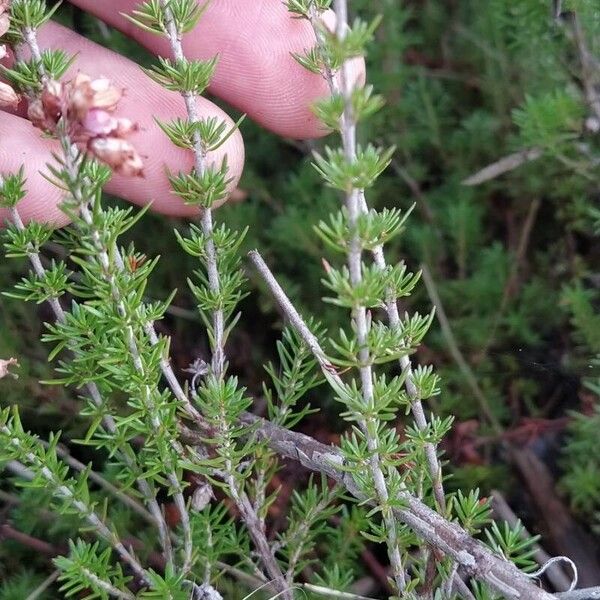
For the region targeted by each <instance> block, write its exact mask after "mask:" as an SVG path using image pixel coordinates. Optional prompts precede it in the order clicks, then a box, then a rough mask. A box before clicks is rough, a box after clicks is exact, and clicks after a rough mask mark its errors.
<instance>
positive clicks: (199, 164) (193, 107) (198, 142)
mask: <svg viewBox="0 0 600 600" xmlns="http://www.w3.org/2000/svg"><path fill="white" fill-rule="evenodd" d="M160 3H161V5H162V7H163V10H164V15H165V27H166V33H167V37H168V40H169V44H170V46H171V52H172V53H173V57H174V58H175V60H177V61H183V60H185V55H184V53H183V45H182V41H181V37H182V36H181V32H180V31H178V29H177V26H176V24H175V21H174V19H173V13H172V12H171V8H170V7H169V2H168V1H167V0H160ZM181 96H182V98H183V101H184V103H185V108H186V111H187V115H188V119H189V121H190V123H198V122H200V115H199V114H198V106H197V100H198V96H197V95H196V94H194V93H193V92H189V91H188V92H182V94H181ZM193 142H194V148H193V153H194V168H195V170H196V173H197V174H198V175H202V174H203V173H204V172H205V169H206V155H207V152H206V148H205V147H204V144H203V143H202V139H201V137H200V134H199V133H198V132H197V131H195V132H194V134H193ZM200 223H201V226H202V232H203V233H204V235H205V239H206V242H205V250H206V269H207V274H208V284H209V287H210V291H211V292H212V294H213V295H214V296H215V297H217V296H219V294H220V292H221V279H220V275H219V268H218V261H217V250H216V248H215V243H214V239H213V220H212V210H211V209H210V208H208V207H206V208H204V210H203V211H202V215H201V219H200ZM212 322H213V338H214V339H213V344H212V346H213V347H212V353H213V356H212V371H213V374H214V375H215V376H216V377H217V378H218V379H221V378H222V377H223V375H224V373H225V316H224V314H223V309H222V308H217V309H216V310H214V311H213V314H212Z"/></svg>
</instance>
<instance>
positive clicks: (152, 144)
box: [2, 23, 244, 216]
mask: <svg viewBox="0 0 600 600" xmlns="http://www.w3.org/2000/svg"><path fill="white" fill-rule="evenodd" d="M39 43H40V46H41V47H43V48H62V49H63V50H65V51H67V52H69V53H73V54H75V53H76V54H77V60H76V62H75V65H74V66H73V67H72V69H71V72H70V73H69V74H67V75H66V78H69V77H70V76H72V75H73V74H74V73H75V72H76V71H77V70H80V71H82V72H84V73H87V74H88V75H90V76H92V77H94V76H106V77H109V78H110V79H111V80H112V81H113V83H114V84H115V85H116V86H117V87H122V88H123V89H125V95H124V96H123V98H122V99H121V101H120V102H119V105H118V108H117V110H116V112H115V116H117V117H128V118H130V119H132V120H133V121H135V122H137V123H138V125H139V127H140V128H139V131H137V132H136V133H134V134H132V135H131V137H130V138H128V139H130V141H131V142H132V143H133V144H134V146H135V147H136V149H137V150H138V152H139V153H140V154H141V155H142V156H143V158H144V174H145V176H144V177H143V178H139V177H136V178H133V177H124V176H121V175H116V174H115V175H113V177H112V179H111V181H110V182H109V184H108V185H107V187H106V189H107V191H108V192H110V193H112V194H115V195H117V196H120V197H121V198H125V199H126V200H129V201H131V202H135V203H136V204H147V203H149V202H152V208H153V209H154V210H157V211H159V212H162V213H165V214H169V215H176V216H186V215H193V214H197V212H198V209H197V208H195V207H192V206H186V205H184V204H183V202H182V201H180V200H179V199H178V198H177V197H176V196H174V195H173V194H172V192H171V187H170V184H169V181H168V178H167V172H166V170H167V169H168V170H169V171H170V172H175V173H177V172H179V171H186V172H188V171H190V170H191V169H192V166H193V157H192V153H191V152H189V151H187V150H184V149H180V148H177V147H175V146H173V144H172V143H171V142H170V141H169V139H168V138H167V137H166V136H165V134H164V133H163V131H162V130H161V129H160V128H159V127H158V125H157V124H156V122H155V120H154V118H158V119H160V120H163V121H169V120H170V119H173V118H174V117H177V116H179V117H183V116H185V107H184V105H183V101H182V99H181V98H180V96H179V95H178V94H176V93H173V92H168V91H166V90H164V89H163V88H162V87H160V86H159V85H157V84H155V83H153V82H152V81H151V80H149V79H148V78H147V77H146V76H145V75H144V74H143V73H142V72H141V71H140V69H139V67H138V66H137V65H136V64H135V63H133V62H132V61H130V60H128V59H126V58H124V57H122V56H120V55H118V54H116V53H114V52H111V51H110V50H107V49H105V48H102V47H101V46H99V45H97V44H94V43H93V42H90V41H88V40H86V39H85V38H83V37H81V36H79V35H77V34H76V33H74V32H73V31H71V30H70V29H67V28H64V27H61V26H60V25H57V24H54V23H49V24H48V25H46V26H45V27H43V28H42V29H41V30H40V32H39ZM198 107H199V113H200V114H201V115H202V116H206V117H212V116H214V117H218V118H219V119H222V120H225V121H227V123H229V124H230V125H233V122H232V121H231V119H230V118H229V117H228V116H227V115H226V114H225V113H224V112H223V111H222V110H221V109H219V108H218V107H217V106H215V105H214V104H213V103H212V102H209V101H208V100H206V99H204V98H199V99H198ZM30 129H31V130H33V128H32V127H31V126H30ZM30 135H31V134H30ZM36 135H38V136H40V132H39V131H37V132H36ZM2 146H3V147H5V144H4V140H3V143H2ZM225 155H227V161H228V165H229V175H230V177H231V178H232V181H231V183H230V186H229V188H230V189H233V188H234V186H235V185H236V184H237V182H238V180H239V178H240V175H241V172H242V168H243V163H244V147H243V142H242V138H241V135H240V133H239V132H237V131H236V132H235V133H234V134H233V135H232V136H231V137H230V138H229V139H228V140H227V141H226V142H225V144H223V146H221V148H219V149H218V150H217V151H215V152H214V153H211V155H210V159H209V163H210V164H215V165H217V166H220V164H221V161H222V159H223V157H224V156H225ZM31 202H33V203H35V200H34V199H32V200H31ZM37 202H39V203H41V202H44V199H43V195H42V196H40V197H39V198H38V200H37ZM32 210H34V212H35V210H37V206H34V207H33V208H32Z"/></svg>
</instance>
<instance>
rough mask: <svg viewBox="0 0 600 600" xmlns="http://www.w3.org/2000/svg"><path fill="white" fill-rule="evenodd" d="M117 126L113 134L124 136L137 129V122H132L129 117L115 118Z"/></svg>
mask: <svg viewBox="0 0 600 600" xmlns="http://www.w3.org/2000/svg"><path fill="white" fill-rule="evenodd" d="M116 121H117V127H116V129H115V130H114V134H115V136H116V137H125V136H127V135H129V134H130V133H133V132H134V131H137V130H138V129H139V126H138V124H137V123H134V122H133V121H132V120H131V119H127V118H122V119H116Z"/></svg>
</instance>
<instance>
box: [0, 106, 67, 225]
mask: <svg viewBox="0 0 600 600" xmlns="http://www.w3.org/2000/svg"><path fill="white" fill-rule="evenodd" d="M0 139H1V140H2V144H0V173H3V174H7V173H16V172H17V171H18V170H19V169H20V168H21V166H23V167H24V169H25V177H26V179H27V182H26V185H25V188H26V190H27V194H26V196H25V198H24V199H23V200H22V201H21V202H20V203H19V205H18V210H19V214H20V215H21V218H22V219H23V220H24V221H30V220H36V221H43V222H49V223H52V224H53V225H56V226H62V225H65V224H66V223H67V221H68V220H67V218H66V216H65V215H64V213H62V212H61V210H60V208H59V207H58V205H59V204H60V202H61V200H62V197H63V193H62V192H61V191H60V190H59V189H58V188H57V187H55V186H53V185H52V184H51V183H50V182H48V181H47V180H46V179H44V177H42V174H41V172H42V171H44V172H47V169H46V163H47V162H48V160H49V159H50V151H51V150H57V149H58V148H57V145H56V144H55V143H54V142H51V141H49V140H45V139H43V138H42V137H41V135H40V132H39V131H38V130H36V129H34V128H33V127H32V126H31V123H30V122H29V121H26V120H25V119H22V118H21V117H18V116H15V115H12V114H9V113H2V112H0ZM8 218H9V214H8V211H6V210H4V209H0V223H2V224H3V223H4V222H5V220H6V219H8Z"/></svg>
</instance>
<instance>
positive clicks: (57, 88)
mask: <svg viewBox="0 0 600 600" xmlns="http://www.w3.org/2000/svg"><path fill="white" fill-rule="evenodd" d="M41 99H42V106H43V107H44V111H45V113H46V116H47V117H49V118H50V119H52V120H54V121H58V120H59V119H60V116H61V113H62V108H63V86H62V83H60V81H55V80H53V79H51V80H50V81H48V82H47V83H46V85H45V86H44V89H43V90H42V95H41Z"/></svg>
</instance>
